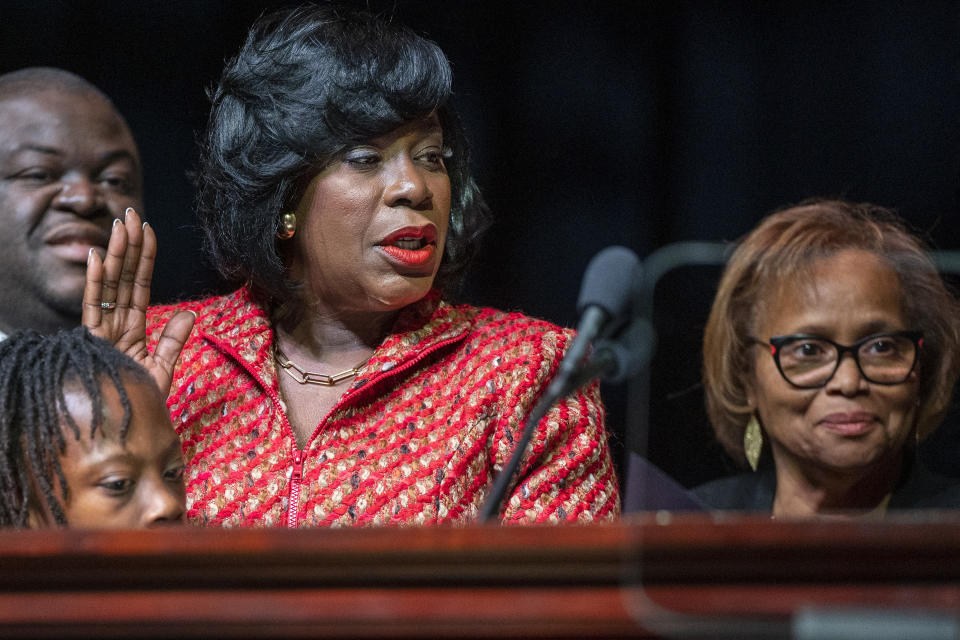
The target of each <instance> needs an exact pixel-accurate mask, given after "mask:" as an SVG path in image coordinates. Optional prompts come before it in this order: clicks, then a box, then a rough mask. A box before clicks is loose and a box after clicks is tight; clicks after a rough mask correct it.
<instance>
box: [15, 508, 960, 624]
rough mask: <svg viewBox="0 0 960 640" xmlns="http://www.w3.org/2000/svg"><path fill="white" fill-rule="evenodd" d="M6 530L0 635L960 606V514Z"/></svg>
mask: <svg viewBox="0 0 960 640" xmlns="http://www.w3.org/2000/svg"><path fill="white" fill-rule="evenodd" d="M921 517H922V518H923V519H922V520H896V521H889V520H887V521H873V522H774V521H771V520H769V519H760V518H746V517H733V516H729V517H725V518H724V519H723V520H721V521H713V520H710V519H709V518H707V517H705V516H692V515H690V516H670V515H667V514H660V515H659V516H657V515H653V514H651V515H649V516H643V517H640V518H637V519H630V520H625V521H623V522H621V523H620V524H617V525H608V526H599V525H597V526H562V527H547V526H544V527H525V528H498V527H466V528H463V527H461V528H457V527H438V528H402V529H394V528H390V529H386V528H382V529H338V530H298V531H289V530H264V529H246V530H216V529H189V528H179V529H168V530H162V531H149V532H133V531H121V532H109V531H106V532H104V531H96V532H95V531H3V532H0V637H4V638H7V637H24V638H38V637H51V638H68V637H88V638H93V637H95V638H133V637H149V638H219V637H228V638H250V637H271V638H294V637H318V638H325V637H331V638H370V637H405V638H430V637H443V638H491V637H514V638H538V637H541V638H542V637H560V638H585V637H607V638H617V637H704V638H714V637H731V638H733V637H735V638H749V637H789V636H790V634H791V625H793V624H795V623H796V618H795V614H796V612H798V611H801V612H803V611H807V612H811V611H812V612H817V611H826V612H828V613H829V612H841V613H842V612H848V611H852V612H855V613H856V614H857V615H864V616H867V617H868V618H869V616H871V615H874V614H876V615H877V616H880V617H881V618H882V617H883V616H884V615H890V613H891V612H895V613H902V614H903V615H907V616H919V617H920V618H922V619H924V620H927V619H930V620H934V621H937V620H939V621H941V622H943V621H946V622H948V623H949V622H951V621H954V622H955V614H956V612H957V611H958V610H960V516H954V515H949V514H947V515H945V514H939V515H938V517H936V518H935V517H933V516H932V515H923V516H921Z"/></svg>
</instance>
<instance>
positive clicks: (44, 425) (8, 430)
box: [0, 327, 154, 527]
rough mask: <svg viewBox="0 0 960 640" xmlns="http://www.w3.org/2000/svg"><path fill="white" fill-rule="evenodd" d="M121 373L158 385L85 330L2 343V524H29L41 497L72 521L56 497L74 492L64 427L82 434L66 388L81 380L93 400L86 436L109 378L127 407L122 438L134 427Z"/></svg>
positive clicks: (57, 515)
mask: <svg viewBox="0 0 960 640" xmlns="http://www.w3.org/2000/svg"><path fill="white" fill-rule="evenodd" d="M121 374H125V375H129V376H130V378H132V379H133V380H135V381H137V382H142V383H145V384H151V385H153V384H154V382H153V379H152V378H151V377H150V374H148V373H147V371H146V370H145V369H144V368H143V367H141V366H140V365H139V364H137V363H136V362H134V361H133V360H132V359H131V358H130V357H129V356H127V355H125V354H123V353H121V352H120V351H118V350H117V349H115V348H114V346H113V345H112V344H111V343H109V342H107V341H106V340H101V339H100V338H95V337H93V336H92V335H90V333H89V332H88V331H87V330H86V329H85V328H84V327H78V328H76V329H72V330H70V331H61V332H59V333H55V334H52V335H49V336H44V335H41V334H39V333H37V332H36V331H33V330H32V329H28V330H24V331H19V332H17V333H14V334H13V335H11V336H10V337H9V338H7V339H6V340H4V341H3V342H0V526H5V527H9V526H14V527H23V526H26V525H27V521H28V517H29V513H30V509H31V508H32V507H34V506H36V505H37V500H39V498H40V496H35V495H33V492H34V490H38V491H39V492H40V494H41V495H42V497H43V499H44V501H45V503H46V506H47V507H48V508H49V510H50V513H51V515H52V516H53V518H54V519H55V520H56V522H57V523H58V524H60V525H65V524H67V522H66V516H65V514H64V510H63V506H62V504H61V503H60V501H59V500H58V499H57V497H56V487H57V485H59V489H60V494H61V495H62V496H64V497H65V498H66V497H67V496H69V489H70V488H69V487H68V486H67V480H66V478H65V477H64V475H63V469H62V468H61V466H60V456H61V455H63V452H64V451H65V449H66V440H65V439H64V433H65V431H66V430H67V429H69V430H70V432H71V435H73V437H74V438H76V439H77V440H79V439H80V437H81V433H80V427H79V425H78V424H77V421H76V420H75V419H74V417H73V416H72V415H71V414H70V411H69V410H68V409H67V405H66V398H65V394H64V389H65V388H66V387H68V386H73V385H78V386H79V388H82V390H83V391H84V392H85V393H86V395H87V396H88V397H89V398H90V401H91V404H92V411H93V414H92V418H91V422H90V433H89V437H91V438H92V437H93V436H94V434H95V433H96V432H97V430H98V429H101V422H102V415H103V391H102V386H101V385H102V384H105V383H106V382H107V381H108V380H109V381H110V382H111V383H112V384H113V386H114V387H115V388H116V390H117V393H118V394H119V395H120V403H121V405H122V406H123V420H122V422H121V430H120V437H121V438H124V437H125V436H126V433H127V429H128V428H129V426H130V411H131V409H130V399H129V398H128V397H127V393H126V390H125V389H124V385H123V380H122V379H121V377H120V376H121Z"/></svg>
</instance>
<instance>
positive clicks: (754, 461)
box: [743, 414, 763, 471]
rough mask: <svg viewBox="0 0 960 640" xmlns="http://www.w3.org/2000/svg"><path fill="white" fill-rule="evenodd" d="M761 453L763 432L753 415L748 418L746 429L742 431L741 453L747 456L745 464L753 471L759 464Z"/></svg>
mask: <svg viewBox="0 0 960 640" xmlns="http://www.w3.org/2000/svg"><path fill="white" fill-rule="evenodd" d="M761 451H763V431H761V430H760V421H759V420H757V416H756V414H754V415H752V416H750V420H749V421H748V422H747V428H746V429H744V431H743V453H744V455H746V456H747V464H749V465H750V468H751V469H753V470H754V471H756V470H757V466H758V465H759V464H760V452H761Z"/></svg>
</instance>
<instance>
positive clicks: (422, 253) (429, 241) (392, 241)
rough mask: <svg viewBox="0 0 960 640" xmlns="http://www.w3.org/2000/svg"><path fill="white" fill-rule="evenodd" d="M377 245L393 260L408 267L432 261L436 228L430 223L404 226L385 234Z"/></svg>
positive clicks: (435, 244)
mask: <svg viewBox="0 0 960 640" xmlns="http://www.w3.org/2000/svg"><path fill="white" fill-rule="evenodd" d="M377 246H378V247H379V248H380V249H381V250H382V251H383V252H384V253H385V254H387V256H388V257H390V258H391V259H392V260H393V261H395V262H398V263H400V264H402V265H404V266H408V267H422V266H424V265H427V264H429V263H431V262H432V260H433V256H434V253H436V249H437V229H436V227H434V226H433V225H432V224H431V225H426V226H423V227H404V228H402V229H397V230H396V231H394V232H393V233H391V234H390V235H388V236H386V237H385V238H383V239H382V240H380V242H378V243H377Z"/></svg>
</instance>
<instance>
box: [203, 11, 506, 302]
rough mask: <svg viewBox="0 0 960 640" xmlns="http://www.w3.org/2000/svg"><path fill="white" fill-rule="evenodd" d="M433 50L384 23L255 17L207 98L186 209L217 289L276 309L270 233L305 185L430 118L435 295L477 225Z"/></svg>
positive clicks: (454, 270) (350, 15)
mask: <svg viewBox="0 0 960 640" xmlns="http://www.w3.org/2000/svg"><path fill="white" fill-rule="evenodd" d="M452 82H453V76H452V72H451V69H450V63H449V62H448V61H447V58H446V56H444V54H443V52H442V51H441V50H440V48H439V47H438V46H437V45H436V44H434V43H433V42H431V41H430V40H427V39H426V38H423V37H421V36H419V35H417V34H416V33H414V32H413V31H412V30H410V29H409V28H407V27H405V26H403V25H400V24H398V23H396V22H393V21H392V20H391V19H390V18H389V17H383V16H377V15H373V14H371V13H368V12H364V11H358V10H355V9H351V8H346V7H343V6H336V5H323V6H312V5H311V6H304V7H298V8H295V9H292V10H285V11H280V12H277V13H272V14H268V15H266V16H263V17H261V18H260V19H259V20H258V21H257V22H256V23H255V24H254V25H253V27H251V29H250V32H249V33H248V34H247V39H246V42H245V43H244V45H243V47H242V48H241V49H240V52H239V53H238V54H237V56H236V57H234V58H232V59H231V60H229V61H228V62H227V64H226V68H225V69H224V72H223V75H222V77H221V78H220V81H219V84H218V85H217V86H216V87H215V88H214V89H213V90H212V91H211V92H210V97H211V100H212V103H213V105H212V108H211V111H210V118H209V121H208V124H207V132H206V136H205V138H204V140H203V142H202V149H201V158H200V165H199V170H198V172H197V174H196V180H197V187H198V202H197V209H198V214H199V218H200V221H201V224H202V225H203V227H204V231H205V234H206V248H207V251H208V253H209V255H210V257H211V259H212V261H213V263H214V264H215V265H216V267H217V269H218V270H219V271H220V273H221V275H223V276H224V277H225V278H226V279H227V280H229V281H230V282H232V283H234V284H239V283H245V282H246V283H250V285H251V287H252V289H253V291H254V292H255V293H256V294H257V295H258V296H261V297H262V298H265V300H266V302H267V303H268V304H272V303H277V302H280V301H284V300H288V299H290V297H291V296H292V295H293V294H295V293H296V290H297V283H296V282H293V281H291V280H289V279H288V278H287V275H286V273H285V269H284V264H283V260H282V258H281V256H280V253H279V251H278V248H277V241H276V232H277V229H278V226H279V220H280V217H281V216H282V214H283V213H284V211H285V210H289V209H291V208H293V207H295V206H296V204H297V202H298V201H299V200H300V198H301V197H302V195H303V192H304V190H305V189H306V186H307V184H308V183H309V180H310V178H312V177H313V176H314V175H316V174H317V173H318V172H319V171H320V170H321V169H323V168H324V167H325V166H326V165H328V164H329V163H330V162H331V161H332V160H333V159H334V158H336V157H337V156H338V155H339V154H341V153H343V152H344V151H345V150H346V149H348V148H349V147H351V146H354V145H358V144H364V143H366V142H369V140H371V139H372V138H376V137H378V136H381V135H384V134H386V133H389V132H390V131H392V130H394V129H396V128H397V127H399V126H400V125H402V124H404V123H406V122H409V121H411V120H415V119H417V118H420V117H423V116H426V115H428V114H430V113H436V114H437V117H438V118H439V120H440V125H441V127H442V129H443V136H444V146H445V150H444V164H445V165H446V167H447V172H448V175H449V176H450V186H451V192H452V193H451V195H452V202H451V211H450V229H449V232H448V236H447V241H446V246H445V247H444V255H443V261H442V263H441V266H440V270H439V271H438V273H437V279H436V285H437V286H438V287H440V288H447V287H450V286H452V285H453V284H455V281H456V279H457V277H458V276H459V275H460V274H461V272H462V271H463V269H464V268H465V267H466V266H467V263H468V262H469V260H470V259H471V258H472V257H473V255H474V253H475V251H476V248H477V244H478V243H477V241H478V239H479V236H480V235H481V234H482V232H483V231H484V230H485V229H486V227H487V226H488V225H489V214H488V211H487V207H486V205H485V204H484V202H483V199H482V197H481V195H480V191H479V189H478V188H477V185H476V183H475V182H474V180H473V178H472V177H471V174H470V171H469V150H468V146H467V142H466V138H465V136H464V133H463V130H462V127H461V125H460V122H459V119H458V117H457V114H456V112H455V111H454V108H453V105H452V103H451V94H452Z"/></svg>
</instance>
